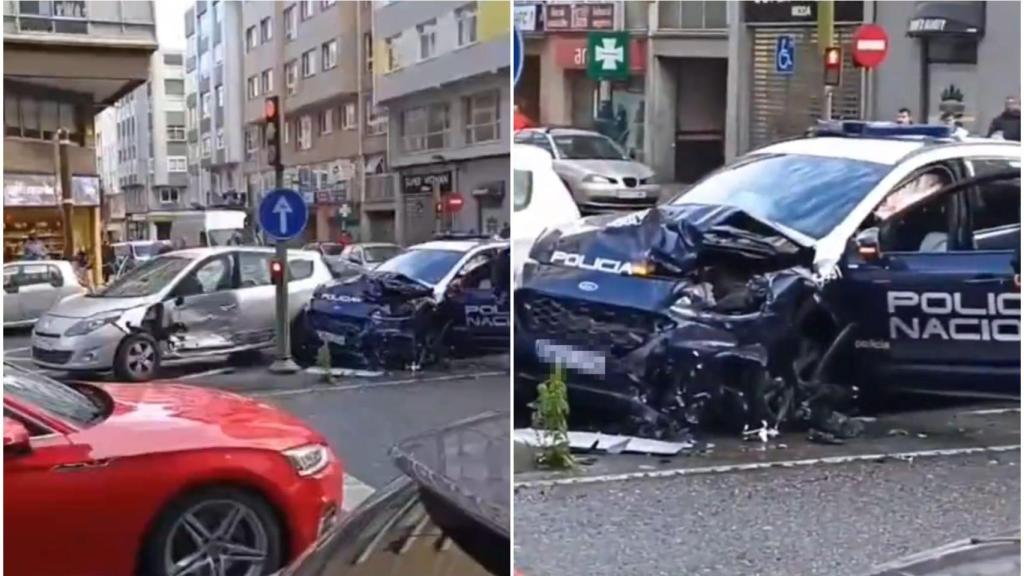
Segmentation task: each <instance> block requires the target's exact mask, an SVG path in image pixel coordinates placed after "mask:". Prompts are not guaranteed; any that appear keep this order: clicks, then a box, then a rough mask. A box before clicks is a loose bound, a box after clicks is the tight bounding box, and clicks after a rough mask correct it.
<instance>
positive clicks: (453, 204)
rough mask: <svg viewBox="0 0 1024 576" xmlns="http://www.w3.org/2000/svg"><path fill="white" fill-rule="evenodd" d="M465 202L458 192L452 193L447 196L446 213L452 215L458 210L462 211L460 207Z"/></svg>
mask: <svg viewBox="0 0 1024 576" xmlns="http://www.w3.org/2000/svg"><path fill="white" fill-rule="evenodd" d="M465 202H466V201H465V199H464V198H463V197H462V194H459V193H458V192H452V193H451V194H449V195H448V198H447V199H446V201H445V204H446V205H447V208H448V212H451V213H452V214H454V213H456V212H458V211H459V210H462V205H463V204H465Z"/></svg>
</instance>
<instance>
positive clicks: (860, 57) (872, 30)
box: [853, 24, 889, 68]
mask: <svg viewBox="0 0 1024 576" xmlns="http://www.w3.org/2000/svg"><path fill="white" fill-rule="evenodd" d="M888 53H889V36H888V35H887V34H886V33H885V28H882V27H881V26H879V25H877V24H865V25H863V26H861V27H860V28H857V31H856V32H855V33H854V34H853V62H854V63H855V64H856V65H857V66H860V67H862V68H874V67H876V66H878V65H879V64H881V63H882V61H883V60H885V56H886V55H887V54H888Z"/></svg>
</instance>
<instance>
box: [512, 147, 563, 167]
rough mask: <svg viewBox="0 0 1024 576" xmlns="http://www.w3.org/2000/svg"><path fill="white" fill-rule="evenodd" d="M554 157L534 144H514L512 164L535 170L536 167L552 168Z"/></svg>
mask: <svg viewBox="0 0 1024 576" xmlns="http://www.w3.org/2000/svg"><path fill="white" fill-rule="evenodd" d="M552 159H553V157H552V156H551V153H550V152H548V151H547V150H545V149H543V148H541V147H540V146H534V145H533V144H525V143H519V144H513V145H512V164H513V165H514V166H518V167H525V168H533V167H536V166H548V167H550V166H551V160H552Z"/></svg>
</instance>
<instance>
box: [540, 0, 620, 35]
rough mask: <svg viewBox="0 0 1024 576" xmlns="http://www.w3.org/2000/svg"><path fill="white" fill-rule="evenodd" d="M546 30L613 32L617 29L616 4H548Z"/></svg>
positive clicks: (545, 19) (545, 17)
mask: <svg viewBox="0 0 1024 576" xmlns="http://www.w3.org/2000/svg"><path fill="white" fill-rule="evenodd" d="M545 8H546V11H545V13H544V28H545V29H546V30H548V31H561V30H611V29H613V28H614V27H615V4H612V3H603V2H602V3H592V2H586V3H572V4H547V5H546V6H545Z"/></svg>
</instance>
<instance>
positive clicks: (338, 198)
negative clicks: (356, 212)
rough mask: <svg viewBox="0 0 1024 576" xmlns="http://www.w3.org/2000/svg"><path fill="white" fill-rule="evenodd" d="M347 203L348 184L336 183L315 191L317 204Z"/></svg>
mask: <svg viewBox="0 0 1024 576" xmlns="http://www.w3.org/2000/svg"><path fill="white" fill-rule="evenodd" d="M347 201H348V182H338V183H336V184H333V185H331V186H329V187H327V188H322V189H320V190H317V191H316V203H317V204H343V203H345V202H347Z"/></svg>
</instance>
